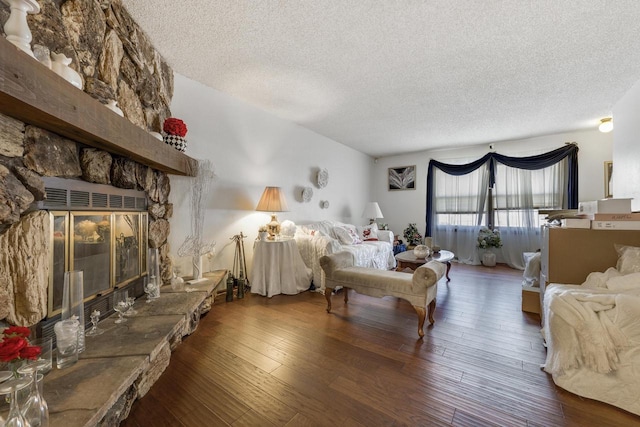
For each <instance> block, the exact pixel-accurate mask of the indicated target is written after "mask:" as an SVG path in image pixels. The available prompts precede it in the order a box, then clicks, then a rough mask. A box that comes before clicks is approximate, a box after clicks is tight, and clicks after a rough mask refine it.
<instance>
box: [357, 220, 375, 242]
mask: <svg viewBox="0 0 640 427" xmlns="http://www.w3.org/2000/svg"><path fill="white" fill-rule="evenodd" d="M357 230H358V236H359V237H360V239H362V240H364V241H367V240H378V224H376V223H373V224H369V225H365V226H364V227H358V228H357Z"/></svg>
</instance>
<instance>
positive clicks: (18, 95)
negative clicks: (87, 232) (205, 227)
mask: <svg viewBox="0 0 640 427" xmlns="http://www.w3.org/2000/svg"><path fill="white" fill-rule="evenodd" d="M0 113H2V114H5V115H7V116H10V117H13V118H15V119H17V120H20V121H23V122H25V123H29V124H32V125H35V126H38V127H41V128H43V129H46V130H49V131H51V132H55V133H57V134H59V135H62V136H64V137H67V138H69V139H72V140H74V141H77V142H80V143H83V144H87V145H90V146H92V147H96V148H100V149H102V150H105V151H108V152H110V153H113V154H116V155H120V156H123V157H128V158H130V159H132V160H135V161H136V162H139V163H141V164H144V165H147V166H151V167H153V168H154V169H158V170H161V171H163V172H166V173H169V174H174V175H185V176H194V174H195V170H196V161H195V160H194V159H192V158H191V157H189V156H187V155H185V154H183V153H181V152H179V151H177V150H176V149H174V148H173V147H170V146H169V145H167V144H165V143H163V142H161V141H159V140H157V139H156V138H154V137H153V136H152V135H150V134H149V133H148V132H146V131H145V130H144V129H141V128H140V127H138V126H136V125H134V124H133V123H131V122H130V121H129V120H127V119H125V118H124V117H120V116H119V115H117V114H116V113H114V112H113V111H111V110H109V109H108V108H107V107H105V106H104V105H103V104H102V103H100V102H99V101H97V100H96V99H94V98H92V97H91V96H89V95H88V94H86V93H85V92H83V91H81V90H80V89H78V88H76V87H74V86H72V85H71V84H70V83H69V82H67V81H66V80H64V79H63V78H62V77H60V76H58V75H57V74H56V73H54V72H53V71H51V70H49V69H48V68H47V67H45V66H44V65H42V64H40V63H39V62H38V61H37V60H35V59H33V58H31V57H30V56H29V55H27V54H26V53H24V52H22V51H21V50H19V49H18V48H16V47H15V46H14V45H13V44H11V43H10V42H8V41H7V40H6V39H5V38H4V37H0Z"/></svg>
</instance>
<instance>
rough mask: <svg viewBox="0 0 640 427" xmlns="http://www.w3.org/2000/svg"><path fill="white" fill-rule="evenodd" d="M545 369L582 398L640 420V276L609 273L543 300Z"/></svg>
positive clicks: (555, 289)
mask: <svg viewBox="0 0 640 427" xmlns="http://www.w3.org/2000/svg"><path fill="white" fill-rule="evenodd" d="M543 310H544V314H545V315H544V319H545V324H544V327H543V330H542V333H543V336H544V337H545V340H546V343H547V360H546V362H545V365H544V369H545V371H546V372H548V373H550V374H551V375H552V377H553V381H554V382H555V383H556V384H557V385H558V386H560V387H562V388H564V389H566V390H568V391H570V392H572V393H575V394H577V395H580V396H584V397H588V398H591V399H595V400H599V401H602V402H606V403H609V404H612V405H614V406H617V407H620V408H622V409H625V410H627V411H629V412H632V413H634V414H638V415H640V275H638V274H637V273H636V274H630V275H626V276H623V275H621V274H620V273H619V272H618V271H617V270H615V269H613V268H611V269H609V270H607V271H606V272H605V273H592V274H591V275H590V276H589V277H588V278H587V281H586V282H585V283H584V284H582V285H581V286H576V285H555V284H554V285H550V286H548V287H547V290H546V291H545V295H544V308H543Z"/></svg>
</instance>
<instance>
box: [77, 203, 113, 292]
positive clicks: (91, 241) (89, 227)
mask: <svg viewBox="0 0 640 427" xmlns="http://www.w3.org/2000/svg"><path fill="white" fill-rule="evenodd" d="M112 228H113V226H112V217H111V214H110V213H108V212H107V213H100V212H86V213H85V212H72V213H71V230H70V232H71V237H72V238H71V245H70V249H71V253H70V259H71V263H70V265H69V269H70V270H82V271H83V272H84V296H85V298H86V297H89V296H91V295H96V294H99V293H103V292H104V291H106V290H108V289H109V288H110V287H111V274H110V272H111V268H110V267H111V230H112Z"/></svg>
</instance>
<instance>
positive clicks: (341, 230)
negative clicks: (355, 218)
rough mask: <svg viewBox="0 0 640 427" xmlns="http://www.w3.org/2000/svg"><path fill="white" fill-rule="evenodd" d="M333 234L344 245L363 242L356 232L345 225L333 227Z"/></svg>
mask: <svg viewBox="0 0 640 427" xmlns="http://www.w3.org/2000/svg"><path fill="white" fill-rule="evenodd" d="M332 231H333V235H334V236H335V238H336V239H337V240H338V241H339V242H340V243H341V244H343V245H356V244H358V243H362V241H361V240H360V239H359V238H358V235H357V234H355V232H353V231H351V230H349V229H348V228H345V227H333V229H332Z"/></svg>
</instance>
